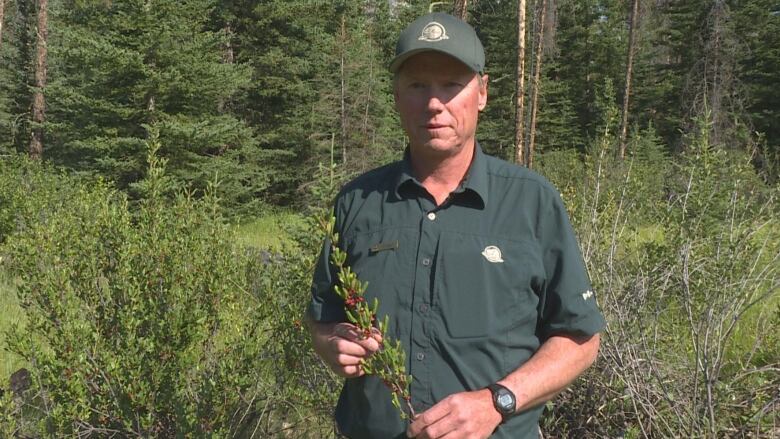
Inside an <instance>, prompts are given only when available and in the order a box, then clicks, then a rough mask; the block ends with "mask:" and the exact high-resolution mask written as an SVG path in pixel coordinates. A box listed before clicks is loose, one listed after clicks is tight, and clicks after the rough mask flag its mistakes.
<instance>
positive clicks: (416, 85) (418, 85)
mask: <svg viewBox="0 0 780 439" xmlns="http://www.w3.org/2000/svg"><path fill="white" fill-rule="evenodd" d="M423 87H425V84H423V83H422V82H412V83H411V84H409V88H413V89H420V88H423Z"/></svg>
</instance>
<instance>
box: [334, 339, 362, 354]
mask: <svg viewBox="0 0 780 439" xmlns="http://www.w3.org/2000/svg"><path fill="white" fill-rule="evenodd" d="M331 343H332V344H333V348H334V350H335V351H336V352H338V353H340V354H346V355H353V356H356V357H365V356H367V355H368V354H369V352H371V351H370V350H368V349H366V348H365V347H364V346H363V345H362V344H361V343H357V342H354V341H351V340H348V339H344V338H340V337H336V338H333V339H332V340H331Z"/></svg>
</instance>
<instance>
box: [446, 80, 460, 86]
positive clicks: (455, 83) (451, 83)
mask: <svg viewBox="0 0 780 439" xmlns="http://www.w3.org/2000/svg"><path fill="white" fill-rule="evenodd" d="M445 85H446V86H447V88H462V87H463V84H461V83H460V82H455V81H450V82H448V83H446V84H445Z"/></svg>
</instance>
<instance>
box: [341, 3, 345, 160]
mask: <svg viewBox="0 0 780 439" xmlns="http://www.w3.org/2000/svg"><path fill="white" fill-rule="evenodd" d="M346 41H347V24H346V20H345V18H344V15H343V14H342V15H341V42H342V44H341V115H340V116H341V162H342V163H347V104H346V93H347V90H346V81H345V78H344V64H345V62H346V59H345V58H346V53H345V52H346V47H345V46H346V44H345V43H346Z"/></svg>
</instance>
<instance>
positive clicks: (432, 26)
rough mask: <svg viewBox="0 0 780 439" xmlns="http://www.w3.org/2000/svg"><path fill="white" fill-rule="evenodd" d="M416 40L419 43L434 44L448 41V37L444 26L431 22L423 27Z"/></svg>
mask: <svg viewBox="0 0 780 439" xmlns="http://www.w3.org/2000/svg"><path fill="white" fill-rule="evenodd" d="M417 39H418V40H420V41H428V42H436V41H442V40H448V39H450V37H448V36H447V29H445V28H444V26H442V25H441V24H439V23H437V22H435V21H432V22H430V23H428V24H426V25H425V27H424V28H423V30H422V33H421V34H420V37H419V38H417Z"/></svg>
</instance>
